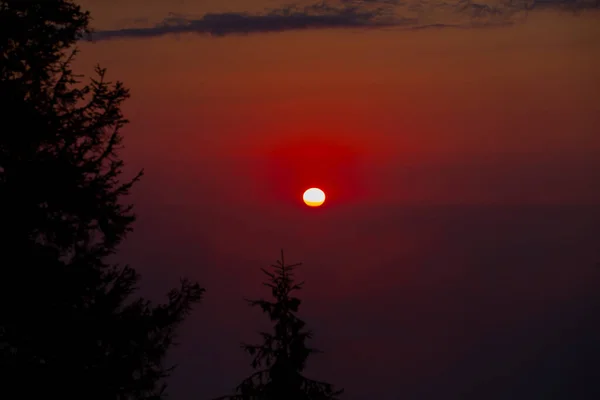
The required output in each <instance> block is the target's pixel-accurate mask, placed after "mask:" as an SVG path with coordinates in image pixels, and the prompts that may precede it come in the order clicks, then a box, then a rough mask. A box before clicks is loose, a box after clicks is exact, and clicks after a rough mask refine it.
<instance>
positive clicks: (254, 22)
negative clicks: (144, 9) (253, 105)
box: [91, 0, 600, 40]
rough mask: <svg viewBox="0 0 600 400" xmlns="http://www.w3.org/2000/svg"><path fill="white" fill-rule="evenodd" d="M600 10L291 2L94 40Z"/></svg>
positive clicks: (510, 3) (516, 2) (468, 22)
mask: <svg viewBox="0 0 600 400" xmlns="http://www.w3.org/2000/svg"><path fill="white" fill-rule="evenodd" d="M548 8H551V9H568V10H575V11H579V10H584V9H598V8H600V0H456V1H444V0H412V1H411V0H409V1H403V0H335V1H320V2H317V3H312V4H308V5H298V4H292V5H287V6H282V7H280V8H276V9H270V10H265V11H264V12H262V13H259V14H250V13H247V12H225V13H209V14H205V15H203V16H200V17H190V16H185V15H179V14H173V13H171V14H169V15H168V16H167V17H166V18H164V19H163V20H162V21H160V22H159V23H157V24H155V25H153V26H148V27H126V28H123V29H115V30H101V31H96V32H94V34H93V35H92V37H91V39H92V40H108V39H114V38H125V37H154V36H162V35H167V34H183V33H196V34H208V35H212V36H227V35H231V34H252V33H268V32H284V31H290V30H306V29H334V28H351V29H368V28H398V29H411V30H412V29H426V28H448V27H453V28H473V27H489V26H504V25H510V24H513V23H514V22H515V21H517V20H518V16H526V14H527V13H528V12H531V11H533V10H535V9H548Z"/></svg>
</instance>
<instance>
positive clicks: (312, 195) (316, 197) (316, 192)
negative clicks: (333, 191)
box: [302, 188, 325, 207]
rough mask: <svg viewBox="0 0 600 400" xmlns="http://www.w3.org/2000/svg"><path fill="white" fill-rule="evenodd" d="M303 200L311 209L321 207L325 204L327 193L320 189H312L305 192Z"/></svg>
mask: <svg viewBox="0 0 600 400" xmlns="http://www.w3.org/2000/svg"><path fill="white" fill-rule="evenodd" d="M302 199H303V200H304V203H306V205H307V206H309V207H319V206H320V205H322V204H323V203H324V202H325V193H324V192H323V191H322V190H321V189H319V188H310V189H308V190H307V191H305V192H304V195H303V196H302Z"/></svg>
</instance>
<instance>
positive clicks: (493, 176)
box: [76, 0, 600, 400]
mask: <svg viewBox="0 0 600 400" xmlns="http://www.w3.org/2000/svg"><path fill="white" fill-rule="evenodd" d="M453 1H454V0H453ZM453 1H449V2H447V1H431V2H423V1H412V0H409V1H396V0H336V1H330V2H310V1H301V2H298V3H296V4H295V5H290V4H289V3H285V2H281V1H276V0H273V1H266V0H263V1H261V0H244V1H241V0H229V1H227V2H223V1H217V0H196V1H192V0H179V1H175V0H168V1H167V0H119V1H116V0H80V4H82V5H83V7H84V8H86V9H88V10H89V11H90V12H91V13H92V17H93V23H92V26H93V28H94V30H95V32H94V33H93V35H92V40H91V41H82V42H80V43H79V45H78V47H79V48H80V50H81V53H80V54H79V56H78V59H77V60H76V70H77V71H78V72H81V73H84V74H86V75H90V74H91V73H92V72H93V67H94V65H96V64H100V65H101V66H102V67H105V68H107V69H108V78H109V79H111V80H120V81H123V82H124V83H125V85H126V86H127V87H128V88H130V90H131V98H130V99H129V100H128V101H127V103H126V104H125V106H124V111H125V113H126V116H127V117H128V118H129V119H130V121H131V123H130V124H129V125H128V126H127V127H126V128H125V129H124V131H123V134H124V136H125V141H124V149H123V151H122V155H123V157H124V159H125V161H126V163H127V172H128V173H129V174H133V173H135V172H136V171H137V170H139V169H141V168H143V169H144V170H145V176H144V178H143V180H142V182H141V183H140V184H139V185H138V186H137V188H136V189H135V190H134V193H133V195H132V198H131V201H132V202H133V203H134V204H135V206H136V211H137V214H138V217H139V219H138V221H137V222H136V225H135V230H134V232H133V233H132V234H131V235H130V236H129V238H128V240H127V241H126V243H125V244H124V245H123V247H122V249H121V252H120V253H119V255H118V258H119V261H122V262H126V263H129V264H131V265H132V266H133V267H135V268H136V269H137V270H138V271H140V272H141V273H142V276H143V281H142V285H141V292H140V293H141V294H143V295H145V296H148V297H149V298H152V299H155V300H156V301H160V300H162V299H163V298H164V293H166V292H167V291H168V289H169V288H170V287H172V286H174V285H176V284H177V282H178V280H179V279H180V277H182V276H187V277H190V278H192V279H195V280H198V281H199V282H200V283H201V284H202V285H203V286H205V287H206V289H207V292H206V297H205V299H204V301H203V302H202V304H201V305H200V306H199V307H198V308H197V309H196V310H195V311H194V313H193V314H192V315H191V316H190V318H189V320H188V321H186V323H185V324H184V325H183V326H182V329H181V334H180V337H179V342H180V345H179V346H178V347H177V348H175V349H174V351H173V352H172V354H171V356H170V360H169V361H170V362H174V363H177V364H178V368H177V369H176V372H175V373H174V375H173V377H172V378H171V379H170V381H169V384H170V386H169V390H170V394H171V398H172V399H175V400H191V399H210V398H214V397H217V396H220V395H224V394H228V393H230V392H231V391H232V389H233V388H234V387H235V386H236V385H237V384H238V383H239V382H240V381H241V380H242V379H243V378H244V377H245V376H246V375H247V374H248V373H249V372H250V366H249V364H250V361H251V360H250V359H249V358H248V357H247V356H246V355H245V354H243V352H242V351H241V350H240V348H239V343H240V342H241V341H246V342H251V341H253V340H258V335H257V334H256V331H257V330H258V329H260V328H264V327H265V324H266V323H267V321H266V317H264V316H262V315H261V314H260V312H258V311H255V310H252V309H250V308H249V307H248V306H247V305H246V304H245V302H244V300H243V298H244V297H260V296H267V295H268V293H267V292H264V291H263V290H262V289H263V288H262V287H261V280H262V276H261V273H260V268H261V267H265V266H268V265H269V264H271V263H273V262H275V260H276V259H277V257H278V256H279V251H280V249H282V248H283V249H284V250H285V255H286V259H288V260H290V261H292V262H303V264H304V265H303V266H302V267H301V269H300V270H299V272H298V274H299V277H300V278H301V279H303V280H305V281H306V285H305V289H304V291H303V293H302V299H303V304H302V307H301V312H300V315H301V317H303V318H304V319H305V320H306V321H307V323H308V325H309V327H310V328H312V329H313V330H314V333H315V336H314V340H313V342H312V344H314V346H315V347H318V348H320V349H322V350H323V351H324V354H320V355H316V356H314V357H313V358H312V359H310V360H309V365H308V369H307V375H309V376H311V377H314V378H316V379H323V380H327V381H330V382H332V383H334V384H335V385H336V386H339V387H343V388H345V389H346V394H345V395H344V397H343V398H344V399H347V400H367V399H369V400H370V399H381V400H388V399H389V400H392V399H419V400H420V399H424V400H425V399H440V398H445V399H490V400H495V399H503V400H504V399H515V400H518V399H528V400H531V399H573V400H577V399H582V400H583V399H588V398H598V396H600V387H599V386H598V385H599V384H598V383H597V382H600V369H599V368H600V367H599V365H600V364H598V362H597V360H598V357H600V343H599V342H598V340H597V338H598V334H599V333H600V290H598V288H599V287H600V269H598V268H597V267H594V266H595V265H596V264H597V262H598V261H600V245H599V243H600V242H599V238H600V208H599V207H598V206H599V205H600V185H598V181H599V180H600V136H599V135H598V132H600V98H599V96H598V94H599V93H600V72H599V71H600V23H599V22H600V13H599V12H598V8H599V7H600V5H599V4H598V3H597V2H595V1H569V2H566V1H564V2H563V1H556V0H545V1H511V2H508V1H505V0H499V1H495V2H474V1H466V0H463V1H458V2H457V1H454V2H453ZM312 186H316V187H320V188H322V189H323V190H324V191H325V193H326V194H327V200H326V202H325V204H324V206H322V207H320V208H308V207H306V206H304V205H303V203H302V192H303V191H304V190H305V189H307V188H308V187H312ZM596 381H597V382H596Z"/></svg>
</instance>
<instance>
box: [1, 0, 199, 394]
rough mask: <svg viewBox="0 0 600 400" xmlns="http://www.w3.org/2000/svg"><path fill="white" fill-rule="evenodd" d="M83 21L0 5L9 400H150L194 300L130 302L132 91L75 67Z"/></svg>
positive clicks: (62, 3)
mask: <svg viewBox="0 0 600 400" xmlns="http://www.w3.org/2000/svg"><path fill="white" fill-rule="evenodd" d="M88 24H89V14H88V13H87V12H85V11H82V10H81V8H80V7H79V6H78V5H76V4H75V3H73V2H72V1H69V0H48V1H29V0H0V381H1V382H2V393H3V395H2V397H3V398H7V399H11V400H20V399H24V400H25V399H41V398H51V397H56V398H61V399H63V400H75V399H77V400H80V399H87V400H96V399H97V400H109V399H113V400H125V399H127V400H129V399H159V398H161V397H162V396H163V394H164V378H166V377H167V376H168V375H169V374H170V372H171V368H170V367H169V366H168V365H165V361H164V360H165V355H166V353H167V350H168V349H169V348H170V347H171V346H172V345H173V341H174V338H175V333H176V329H177V327H178V326H179V324H180V323H181V322H182V321H183V320H184V319H185V317H186V316H187V315H188V313H189V312H190V310H191V307H192V306H193V304H194V303H196V302H198V301H199V300H200V298H201V296H202V293H203V289H201V288H200V287H199V286H198V284H196V283H192V282H190V281H188V280H185V279H184V280H182V282H181V286H180V287H179V288H177V289H174V290H172V291H171V292H170V293H169V294H168V297H167V301H166V302H165V303H164V304H152V303H150V302H149V301H147V300H145V299H142V298H138V297H135V296H134V292H135V291H136V290H137V287H138V284H139V275H138V273H137V272H136V271H135V270H134V269H133V268H131V267H129V266H126V265H125V266H123V265H117V264H114V263H113V262H112V261H111V260H110V256H112V255H114V254H115V253H116V251H117V248H118V246H119V244H120V243H121V242H122V241H123V239H124V238H125V236H126V234H127V233H128V232H129V231H131V229H132V223H133V222H134V220H135V214H134V213H133V209H132V205H130V204H128V203H127V201H126V196H127V195H128V193H129V191H130V189H131V187H132V186H133V185H134V184H135V183H136V182H137V181H138V180H139V179H140V177H141V172H140V173H138V174H134V175H133V177H131V178H129V179H125V178H124V177H123V175H124V173H123V169H124V162H123V160H122V159H121V157H120V155H119V150H120V148H121V144H122V139H123V136H122V128H123V127H124V126H125V125H126V123H127V120H126V119H125V118H124V115H123V113H122V110H121V106H122V103H123V102H124V101H125V100H126V99H127V98H128V97H129V92H128V91H127V89H126V88H125V87H124V85H123V84H122V83H121V82H115V83H111V82H110V81H108V80H107V75H106V70H104V69H102V68H100V67H98V68H97V69H96V76H95V77H93V78H92V79H91V81H90V82H88V83H85V82H84V81H83V80H82V77H81V76H78V75H75V74H74V73H73V71H72V68H71V65H72V61H73V59H74V57H75V56H76V54H77V50H76V49H75V48H74V45H75V44H76V42H77V41H78V40H80V39H81V38H83V37H85V35H87V34H88V33H89V27H88Z"/></svg>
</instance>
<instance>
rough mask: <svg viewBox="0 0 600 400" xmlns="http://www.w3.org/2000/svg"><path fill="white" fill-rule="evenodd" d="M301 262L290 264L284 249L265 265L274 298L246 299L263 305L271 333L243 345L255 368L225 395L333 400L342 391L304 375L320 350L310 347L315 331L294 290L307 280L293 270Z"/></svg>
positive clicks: (272, 399)
mask: <svg viewBox="0 0 600 400" xmlns="http://www.w3.org/2000/svg"><path fill="white" fill-rule="evenodd" d="M300 265H302V264H301V263H297V264H292V265H287V264H285V259H284V255H283V251H282V252H281V260H278V261H277V264H275V265H271V270H267V269H265V268H262V269H261V270H262V272H263V273H264V274H265V275H266V276H267V281H266V282H264V285H265V286H267V287H268V288H269V289H270V291H271V295H272V300H263V299H260V300H247V301H248V303H249V304H250V305H251V306H252V307H260V308H261V309H262V311H263V312H264V313H266V314H267V315H268V316H269V318H270V320H271V322H273V324H274V326H273V331H272V332H260V335H261V337H262V340H263V342H262V343H261V344H258V345H253V344H242V348H243V349H244V350H245V351H246V352H247V353H248V354H249V355H251V356H252V357H253V360H252V364H251V365H252V368H253V369H255V370H256V372H254V373H253V374H252V375H250V376H249V377H247V378H246V379H244V380H243V381H242V383H241V384H240V385H239V386H238V387H237V389H236V394H235V395H233V396H226V397H223V399H224V398H227V399H232V400H233V399H236V400H237V399H239V400H284V399H285V400H332V399H337V398H338V396H339V395H341V394H342V393H343V390H335V389H334V388H333V386H332V385H331V384H329V383H326V382H319V381H316V380H313V379H309V378H307V377H305V376H304V375H303V370H304V368H305V366H306V362H307V359H308V357H309V356H310V355H312V354H315V353H318V352H319V351H318V350H316V349H313V348H310V347H307V344H306V341H307V340H308V339H310V338H311V337H312V332H311V331H310V330H307V329H306V323H305V322H304V321H303V320H302V319H300V318H299V317H298V316H297V312H298V309H299V307H300V304H301V300H300V299H299V298H297V297H294V295H293V292H296V291H298V290H300V289H302V286H303V285H304V282H300V283H296V282H295V279H294V270H295V268H296V267H298V266H300Z"/></svg>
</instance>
